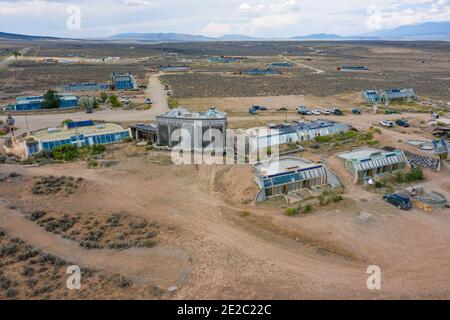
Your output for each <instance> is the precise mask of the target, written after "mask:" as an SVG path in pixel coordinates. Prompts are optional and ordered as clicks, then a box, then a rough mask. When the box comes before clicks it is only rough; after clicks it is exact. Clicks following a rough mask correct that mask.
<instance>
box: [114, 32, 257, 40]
mask: <svg viewBox="0 0 450 320" xmlns="http://www.w3.org/2000/svg"><path fill="white" fill-rule="evenodd" d="M107 39H110V40H135V41H168V42H190V41H251V40H257V39H258V38H254V37H249V36H244V35H240V34H226V35H223V36H221V37H206V36H201V35H192V34H183V33H120V34H116V35H113V36H110V37H108V38H107Z"/></svg>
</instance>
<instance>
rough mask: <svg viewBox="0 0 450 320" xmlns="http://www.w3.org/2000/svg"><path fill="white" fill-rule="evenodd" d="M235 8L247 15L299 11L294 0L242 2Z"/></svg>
mask: <svg viewBox="0 0 450 320" xmlns="http://www.w3.org/2000/svg"><path fill="white" fill-rule="evenodd" d="M237 10H238V11H239V12H240V13H241V14H243V15H247V16H261V15H266V16H270V15H273V14H281V13H290V12H295V11H299V6H298V5H297V2H296V0H283V1H275V2H273V1H271V2H270V3H267V2H253V3H248V2H244V3H242V4H241V5H240V6H239V7H238V8H237Z"/></svg>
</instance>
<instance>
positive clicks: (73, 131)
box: [24, 120, 131, 157]
mask: <svg viewBox="0 0 450 320" xmlns="http://www.w3.org/2000/svg"><path fill="white" fill-rule="evenodd" d="M129 137H131V134H130V131H129V130H128V129H124V128H122V127H121V126H119V125H118V124H114V123H95V122H94V121H92V120H86V121H74V122H69V123H66V124H65V125H64V127H59V128H48V129H41V130H37V131H34V132H32V133H31V134H30V135H28V136H27V137H26V141H25V142H24V143H25V147H26V156H27V157H28V156H31V155H33V154H36V153H39V152H40V151H42V150H48V151H51V150H53V149H54V148H55V147H60V146H63V145H67V144H70V145H76V146H78V147H83V146H92V145H96V144H110V143H115V142H122V141H123V140H125V139H126V138H129Z"/></svg>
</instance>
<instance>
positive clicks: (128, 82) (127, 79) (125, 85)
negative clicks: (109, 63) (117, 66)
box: [111, 72, 138, 90]
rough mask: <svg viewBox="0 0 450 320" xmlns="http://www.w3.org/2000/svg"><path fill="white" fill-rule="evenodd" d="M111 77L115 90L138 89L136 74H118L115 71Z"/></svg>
mask: <svg viewBox="0 0 450 320" xmlns="http://www.w3.org/2000/svg"><path fill="white" fill-rule="evenodd" d="M111 78H112V89H113V90H137V88H138V86H137V84H136V81H135V79H134V76H133V75H132V74H131V73H127V74H116V73H115V72H114V73H113V74H112V76H111Z"/></svg>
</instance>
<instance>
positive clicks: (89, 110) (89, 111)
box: [86, 107, 94, 113]
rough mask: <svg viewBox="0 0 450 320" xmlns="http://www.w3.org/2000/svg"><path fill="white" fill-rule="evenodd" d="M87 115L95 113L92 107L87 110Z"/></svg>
mask: <svg viewBox="0 0 450 320" xmlns="http://www.w3.org/2000/svg"><path fill="white" fill-rule="evenodd" d="M86 113H94V110H93V109H92V108H91V107H89V108H87V109H86Z"/></svg>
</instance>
